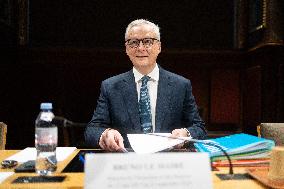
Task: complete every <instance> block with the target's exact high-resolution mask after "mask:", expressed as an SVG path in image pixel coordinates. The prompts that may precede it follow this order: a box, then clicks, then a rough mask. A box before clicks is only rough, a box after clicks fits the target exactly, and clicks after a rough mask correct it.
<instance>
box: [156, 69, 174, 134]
mask: <svg viewBox="0 0 284 189" xmlns="http://www.w3.org/2000/svg"><path fill="white" fill-rule="evenodd" d="M159 69H160V76H159V84H158V94H157V102H156V118H155V119H156V120H155V121H156V130H155V132H160V130H161V128H162V123H163V120H164V118H165V116H166V113H167V112H168V111H169V108H170V102H171V96H172V95H171V91H172V87H173V86H172V83H171V78H170V76H169V75H168V74H167V73H166V71H165V70H163V69H162V68H161V67H160V68H159Z"/></svg>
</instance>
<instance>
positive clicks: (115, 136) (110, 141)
mask: <svg viewBox="0 0 284 189" xmlns="http://www.w3.org/2000/svg"><path fill="white" fill-rule="evenodd" d="M99 145H100V147H101V148H102V149H103V150H106V151H110V152H113V151H122V150H123V149H125V148H124V144H123V138H122V136H121V134H120V133H119V132H118V131H117V130H114V129H106V130H105V131H104V132H103V133H102V135H101V137H100V142H99Z"/></svg>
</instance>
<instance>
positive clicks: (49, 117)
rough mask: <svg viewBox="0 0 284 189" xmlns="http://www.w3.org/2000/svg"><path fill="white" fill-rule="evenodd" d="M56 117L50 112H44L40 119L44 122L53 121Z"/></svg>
mask: <svg viewBox="0 0 284 189" xmlns="http://www.w3.org/2000/svg"><path fill="white" fill-rule="evenodd" d="M53 118H54V115H53V114H52V113H50V112H42V113H41V115H40V119H41V120H43V121H52V119H53Z"/></svg>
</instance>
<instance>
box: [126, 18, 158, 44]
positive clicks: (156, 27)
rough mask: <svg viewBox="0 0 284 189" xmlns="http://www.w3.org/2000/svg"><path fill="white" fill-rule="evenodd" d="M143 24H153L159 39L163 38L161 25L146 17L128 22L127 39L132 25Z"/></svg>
mask: <svg viewBox="0 0 284 189" xmlns="http://www.w3.org/2000/svg"><path fill="white" fill-rule="evenodd" d="M141 25H149V26H151V27H152V28H153V31H154V33H155V34H156V37H157V39H158V40H159V41H160V40H161V35H160V28H159V26H158V25H156V24H154V23H153V22H150V21H148V20H145V19H137V20H134V21H132V22H130V24H128V26H127V28H126V31H125V40H127V37H128V33H129V30H130V29H131V28H132V27H134V26H141Z"/></svg>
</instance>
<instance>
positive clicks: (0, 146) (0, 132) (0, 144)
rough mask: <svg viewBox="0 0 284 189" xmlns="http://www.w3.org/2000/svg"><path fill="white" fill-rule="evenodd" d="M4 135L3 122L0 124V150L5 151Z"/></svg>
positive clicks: (5, 132) (4, 125)
mask: <svg viewBox="0 0 284 189" xmlns="http://www.w3.org/2000/svg"><path fill="white" fill-rule="evenodd" d="M6 135H7V125H6V124H5V123H3V122H0V150H5V145H6Z"/></svg>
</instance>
